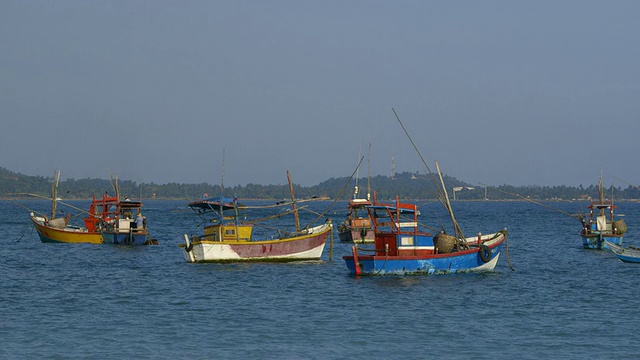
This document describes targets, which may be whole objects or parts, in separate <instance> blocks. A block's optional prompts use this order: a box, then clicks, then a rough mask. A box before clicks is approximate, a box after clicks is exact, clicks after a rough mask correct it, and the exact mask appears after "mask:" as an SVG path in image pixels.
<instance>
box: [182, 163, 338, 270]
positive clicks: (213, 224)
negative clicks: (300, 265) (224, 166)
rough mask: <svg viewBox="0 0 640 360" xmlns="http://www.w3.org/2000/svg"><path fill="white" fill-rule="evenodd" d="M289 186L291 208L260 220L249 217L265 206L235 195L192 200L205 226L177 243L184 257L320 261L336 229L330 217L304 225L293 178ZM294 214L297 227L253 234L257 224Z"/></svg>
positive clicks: (228, 260) (200, 260) (193, 258)
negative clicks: (246, 202)
mask: <svg viewBox="0 0 640 360" xmlns="http://www.w3.org/2000/svg"><path fill="white" fill-rule="evenodd" d="M287 176H288V177H289V173H288V172H287ZM289 187H290V190H291V193H292V202H291V205H292V210H291V211H286V212H278V213H276V214H275V215H272V216H268V217H266V218H261V219H253V220H247V218H250V213H249V212H250V211H251V210H257V209H258V208H261V209H262V210H264V209H266V208H267V207H266V206H265V207H252V208H249V207H247V206H239V204H238V201H237V199H235V198H233V199H229V198H224V197H222V196H220V197H219V198H218V199H215V200H214V199H203V200H198V201H194V202H191V203H189V204H188V207H189V208H191V209H192V210H194V211H195V212H196V213H197V215H198V216H200V217H201V218H202V220H203V223H204V224H205V225H204V231H203V233H202V234H200V235H191V236H189V235H187V234H184V244H179V245H178V246H180V248H181V249H182V253H183V255H184V258H185V260H186V261H187V262H190V263H196V262H230V261H282V262H284V261H298V260H319V259H320V257H321V256H322V252H323V250H324V247H325V244H326V241H327V238H328V236H329V234H330V233H331V232H332V231H333V225H332V223H331V220H330V219H327V220H326V222H325V223H324V224H322V225H319V226H313V227H311V226H306V227H304V228H301V227H300V220H299V217H298V208H297V206H296V202H295V201H294V200H293V187H292V185H291V181H290V178H289ZM278 207H280V208H281V206H279V205H278ZM291 213H293V214H294V218H295V229H292V231H291V232H289V231H286V230H284V229H278V230H277V231H276V232H275V233H271V234H270V235H263V236H254V225H255V224H257V223H259V222H261V221H266V220H270V219H274V218H281V217H282V216H284V215H288V214H291Z"/></svg>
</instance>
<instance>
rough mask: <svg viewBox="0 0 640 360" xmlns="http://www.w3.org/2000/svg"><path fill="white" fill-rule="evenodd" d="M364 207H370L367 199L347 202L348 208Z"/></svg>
mask: <svg viewBox="0 0 640 360" xmlns="http://www.w3.org/2000/svg"><path fill="white" fill-rule="evenodd" d="M365 205H371V201H369V200H367V199H351V201H349V206H365Z"/></svg>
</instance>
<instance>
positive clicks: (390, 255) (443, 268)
mask: <svg viewBox="0 0 640 360" xmlns="http://www.w3.org/2000/svg"><path fill="white" fill-rule="evenodd" d="M367 210H368V211H369V217H370V218H371V219H372V220H373V227H374V231H375V241H374V248H373V249H372V250H371V249H364V248H362V249H361V248H359V247H358V246H357V245H354V246H353V247H352V254H351V255H347V256H344V257H343V259H344V260H345V263H346V265H347V268H348V269H349V272H350V273H351V274H353V275H387V274H396V275H412V274H444V273H458V272H478V271H492V270H493V269H494V268H495V266H496V264H497V262H498V258H499V257H500V253H501V246H502V244H503V242H504V241H505V240H506V238H507V231H506V229H505V230H502V231H498V232H496V233H494V234H485V235H482V234H478V236H476V237H470V238H457V237H455V236H453V235H448V234H445V233H438V234H436V235H435V236H434V235H432V234H431V233H429V232H428V231H426V230H423V229H422V227H421V226H420V225H419V223H418V215H419V211H418V208H417V206H416V205H415V204H409V203H404V202H401V201H400V200H399V198H398V197H396V200H395V203H393V204H380V203H378V202H377V201H376V200H375V197H374V204H372V205H371V206H368V207H367ZM363 253H364V254H363Z"/></svg>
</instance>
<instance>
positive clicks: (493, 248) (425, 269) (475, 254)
mask: <svg viewBox="0 0 640 360" xmlns="http://www.w3.org/2000/svg"><path fill="white" fill-rule="evenodd" d="M492 236H493V237H494V238H493V239H492V240H489V241H486V242H484V245H483V246H482V247H481V248H478V247H477V246H475V247H471V249H469V250H463V251H457V252H453V253H448V254H430V255H420V256H384V255H374V256H358V255H357V250H356V249H354V254H353V255H352V256H344V257H343V259H344V260H345V263H346V265H347V268H348V269H349V272H350V273H351V274H354V275H388V274H393V275H418V274H451V273H460V272H481V271H492V270H493V269H494V268H495V266H496V264H497V262H498V259H499V257H500V253H501V249H502V243H503V242H504V241H505V239H506V235H505V234H504V233H496V234H492ZM485 246H486V248H485ZM481 252H482V253H481Z"/></svg>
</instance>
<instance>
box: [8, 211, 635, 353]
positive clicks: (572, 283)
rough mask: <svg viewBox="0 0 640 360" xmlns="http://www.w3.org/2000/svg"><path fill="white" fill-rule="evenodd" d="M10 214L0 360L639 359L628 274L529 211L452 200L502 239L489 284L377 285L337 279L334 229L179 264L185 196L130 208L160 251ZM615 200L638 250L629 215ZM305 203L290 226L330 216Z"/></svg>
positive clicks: (337, 217)
mask: <svg viewBox="0 0 640 360" xmlns="http://www.w3.org/2000/svg"><path fill="white" fill-rule="evenodd" d="M19 203H20V204H21V205H22V206H23V207H20V206H17V205H15V204H14V203H12V202H9V201H0V241H1V246H0V344H1V345H0V358H2V359H13V358H18V359H23V358H34V359H68V358H79V359H121V358H130V359H131V358H148V359H180V358H190V359H191V358H194V359H247V358H259V359H383V358H384V359H388V358H391V359H399V358H407V359H431V358H433V359H441V358H444V359H470V358H485V359H489V358H502V359H516V358H517V359H540V358H553V359H585V358H607V359H613V358H616V359H636V358H638V357H640V345H638V339H637V335H636V329H637V324H638V323H640V307H639V306H638V305H639V301H638V296H637V295H638V293H639V292H638V275H639V274H640V264H638V265H634V264H625V263H622V262H620V261H618V260H617V258H616V257H615V256H614V255H613V254H612V253H611V252H609V251H608V250H585V249H582V245H581V239H580V236H579V231H580V223H579V222H578V221H576V220H575V219H573V218H571V217H570V216H567V215H565V214H563V213H560V212H556V211H554V210H552V209H551V208H548V207H542V206H540V205H536V204H532V203H529V202H491V201H488V202H461V201H458V202H454V203H453V208H454V211H455V214H456V218H457V220H458V222H459V223H460V225H461V227H462V229H463V231H464V232H465V235H466V236H474V235H476V234H477V233H478V232H482V233H483V234H484V233H490V232H495V231H498V230H501V229H503V228H507V229H508V232H509V237H508V245H509V255H510V256H509V260H510V261H511V264H512V266H513V268H514V269H515V271H512V270H511V269H510V267H509V265H508V263H507V258H506V256H505V255H506V254H505V253H503V254H502V256H501V257H500V259H499V260H500V261H499V263H498V266H497V267H496V269H495V271H494V272H491V273H482V274H457V275H435V276H385V277H354V276H350V275H349V274H348V271H347V268H346V266H345V264H344V260H342V256H343V255H348V254H349V253H350V248H351V245H350V244H345V243H340V242H339V241H338V236H337V234H336V233H334V235H333V238H334V240H335V243H334V246H333V249H332V250H333V251H332V253H330V248H329V242H328V243H327V247H326V248H325V252H324V254H323V256H322V260H321V261H307V262H294V263H226V264H215V263H207V264H190V263H187V262H186V261H185V259H184V257H183V255H182V253H181V249H180V248H179V247H178V244H180V243H182V241H183V238H182V235H183V234H184V233H187V234H191V233H194V234H196V233H198V232H200V231H201V230H202V227H201V226H202V223H201V222H200V221H199V220H198V218H197V217H196V216H195V215H194V214H193V212H191V211H190V210H188V209H187V207H186V203H187V202H186V201H168V200H165V201H162V200H146V201H144V207H143V213H144V215H145V216H146V217H147V224H148V226H149V229H150V231H151V234H152V236H153V238H155V239H157V240H158V241H159V242H160V245H156V246H145V247H126V246H114V245H106V244H103V245H88V244H78V245H72V244H43V243H41V242H40V240H39V239H38V236H37V234H36V232H35V230H34V229H33V226H31V225H30V222H29V218H28V211H27V210H25V208H24V207H26V208H29V209H34V210H36V211H41V212H46V211H47V210H48V206H49V203H47V202H46V201H19ZM72 203H73V204H74V205H75V206H77V207H79V208H88V204H89V203H88V202H86V201H76V202H72ZM548 205H549V206H551V207H552V208H556V209H559V210H562V211H564V212H569V213H577V212H583V211H585V210H586V205H587V204H586V203H584V202H582V203H581V202H554V203H548ZM617 205H618V206H619V208H618V209H617V212H618V213H619V214H624V215H625V217H624V218H625V220H626V222H627V226H628V228H629V230H628V232H627V234H626V235H625V241H624V245H630V244H631V245H640V204H638V203H632V202H620V203H618V204H617ZM305 206H306V207H305V208H303V209H301V211H300V222H301V224H302V225H303V226H304V225H306V224H307V223H309V222H311V221H314V220H317V219H318V214H322V213H323V212H324V211H325V210H327V209H329V211H328V212H327V213H326V217H329V218H331V219H332V220H333V222H334V224H336V226H335V228H337V224H339V222H340V221H342V220H343V219H344V217H345V216H346V202H338V203H335V204H333V203H332V202H330V201H320V202H313V203H308V204H305ZM330 206H331V207H330ZM440 208H441V206H439V204H437V203H421V204H420V211H421V213H422V215H421V222H422V223H425V224H428V225H431V226H433V227H436V228H437V227H438V226H444V227H445V228H447V227H449V225H448V224H449V222H448V219H447V216H446V215H445V213H444V212H443V211H441V210H440ZM62 209H63V210H64V209H65V208H64V207H62ZM67 211H68V212H70V213H71V214H72V215H74V216H78V215H80V216H81V214H80V213H79V212H78V211H77V210H74V209H69V208H67ZM282 221H285V220H282ZM287 221H290V220H287ZM317 221H321V222H323V221H324V217H322V218H321V219H320V220H317ZM330 255H331V258H330Z"/></svg>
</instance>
